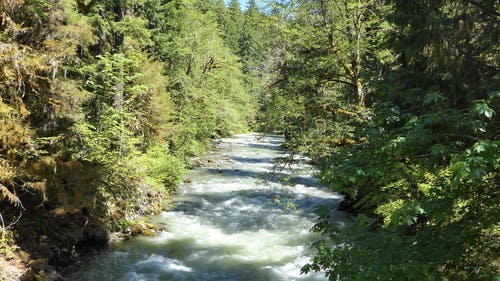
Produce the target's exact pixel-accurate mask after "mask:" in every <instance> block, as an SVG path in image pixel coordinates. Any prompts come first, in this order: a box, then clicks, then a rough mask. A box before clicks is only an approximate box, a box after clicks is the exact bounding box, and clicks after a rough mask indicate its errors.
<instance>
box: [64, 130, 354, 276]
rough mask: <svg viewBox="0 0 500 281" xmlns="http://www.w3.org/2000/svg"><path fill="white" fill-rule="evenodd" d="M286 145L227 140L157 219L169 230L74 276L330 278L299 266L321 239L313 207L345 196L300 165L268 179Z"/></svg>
mask: <svg viewBox="0 0 500 281" xmlns="http://www.w3.org/2000/svg"><path fill="white" fill-rule="evenodd" d="M281 142H282V139H281V138H279V137H275V136H266V137H264V138H262V137H258V136H257V135H255V134H245V135H239V136H236V137H234V138H229V139H223V140H222V141H221V146H222V149H221V150H220V151H219V152H218V153H217V155H215V156H213V157H214V158H215V159H217V160H216V161H213V163H211V164H210V167H201V168H197V169H195V170H193V171H191V173H190V175H189V177H190V178H191V179H192V183H189V184H184V185H183V186H182V188H181V190H182V192H181V193H180V194H179V195H178V196H177V198H176V202H177V204H176V207H175V208H174V209H173V210H172V211H170V212H164V213H162V214H161V215H159V216H157V217H154V218H153V220H156V221H158V222H162V223H164V224H166V225H167V231H165V232H162V233H161V234H159V235H158V236H156V237H141V238H137V239H133V240H131V241H127V242H124V243H121V244H120V245H118V246H116V247H115V248H114V249H111V250H109V251H106V252H104V253H102V254H101V255H99V256H97V257H96V258H95V259H93V260H92V261H90V262H89V263H88V264H86V265H84V266H82V268H81V269H79V271H78V272H75V273H74V274H73V276H72V279H73V280H153V281H154V280H165V281H166V280H199V281H208V280H217V281H219V280H234V281H244V280H249V281H250V280H251V281H260V280H262V281H265V280H272V281H278V280H283V281H291V280H326V278H325V277H323V276H322V274H310V275H301V274H300V268H301V267H302V265H304V264H305V263H307V262H308V252H309V245H310V244H311V242H312V241H314V239H315V238H317V236H316V235H315V234H312V233H310V232H309V229H310V228H311V226H312V225H313V224H314V219H315V217H316V216H315V213H314V210H315V208H316V207H317V206H319V205H328V206H334V205H336V204H338V202H339V201H340V200H341V198H340V196H339V195H337V194H334V193H331V192H328V191H326V190H324V189H322V188H320V187H319V186H318V185H317V183H316V182H315V181H314V178H313V176H312V171H311V167H310V166H308V165H306V164H303V163H302V164H295V165H292V169H290V168H287V169H284V170H281V171H278V172H277V173H275V174H273V175H270V174H269V172H270V171H271V170H272V169H273V165H274V161H273V159H275V158H276V157H280V156H283V155H282V154H283V152H282V151H281V150H280V144H281ZM285 180H286V181H287V182H288V184H287V185H284V184H283V182H284V181H285ZM333 209H335V208H333ZM333 216H334V218H337V219H338V220H339V221H344V220H346V217H345V215H344V214H343V213H340V212H337V213H334V214H333Z"/></svg>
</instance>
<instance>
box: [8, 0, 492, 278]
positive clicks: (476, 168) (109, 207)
mask: <svg viewBox="0 0 500 281" xmlns="http://www.w3.org/2000/svg"><path fill="white" fill-rule="evenodd" d="M499 24H500V3H499V2H498V1H496V0H458V1H453V0H420V1H395V0H364V1H359V0H281V1H255V0H251V1H250V2H249V4H248V5H244V6H242V5H240V3H239V1H236V0H231V1H226V2H224V1H223V0H50V1H49V0H1V1H0V62H1V63H0V67H1V68H0V191H1V192H0V256H2V257H5V258H6V259H16V258H17V259H18V258H19V256H22V254H21V253H24V254H26V253H28V255H29V256H31V258H33V259H43V260H44V261H47V262H48V264H49V265H51V266H65V265H69V264H71V263H74V262H75V261H76V260H78V257H79V256H80V255H82V254H84V253H85V252H86V251H88V250H87V249H88V248H89V247H90V248H92V247H94V248H95V247H103V246H105V245H106V244H107V243H108V240H109V234H110V233H112V232H116V231H123V232H130V229H131V228H133V226H134V221H135V220H136V219H137V218H138V217H140V216H146V215H150V214H157V213H159V212H161V211H162V210H163V209H165V208H167V207H168V204H169V202H170V201H171V197H172V194H173V193H175V192H176V190H177V188H178V186H177V185H178V183H180V182H181V181H182V180H183V175H184V174H185V172H186V171H187V170H188V169H189V168H190V167H192V166H193V161H192V159H193V157H196V156H200V155H203V154H204V153H205V152H206V151H207V149H210V144H211V141H212V140H214V139H218V138H221V137H226V136H231V135H233V134H235V133H241V132H248V131H256V132H263V133H272V132H274V133H275V132H279V133H280V134H283V135H284V137H285V143H284V147H285V148H286V150H288V151H290V152H291V153H292V154H297V155H306V156H308V157H310V158H311V159H312V160H311V161H312V163H314V165H315V166H316V167H317V168H318V170H319V173H318V175H317V177H318V178H319V179H320V180H321V182H322V183H324V184H325V185H326V186H328V188H329V189H331V190H332V191H335V192H338V193H340V194H342V195H343V196H344V201H343V202H342V203H341V204H340V209H341V210H344V211H347V212H350V213H352V214H353V217H354V219H353V222H352V223H350V224H348V225H346V226H342V225H338V224H336V223H334V222H332V220H331V219H330V217H329V216H330V215H329V214H330V210H329V209H328V208H326V207H323V208H318V216H319V218H318V221H317V224H316V225H315V226H314V227H313V229H312V231H315V232H318V233H320V234H321V237H322V239H321V240H319V241H317V242H316V243H314V245H313V247H314V249H315V251H314V253H315V254H314V256H313V258H312V259H311V260H310V261H309V263H307V264H304V265H303V267H302V272H303V273H304V274H306V273H309V272H315V271H321V272H324V273H325V274H326V276H327V278H328V279H329V280H500V249H499V247H500V221H499V218H500V208H499V206H500V194H499V193H500V188H499V183H500V176H499V173H498V171H499V168H500V149H499V148H500V140H499V136H500V122H499V118H498V112H499V110H500V45H499V44H498V42H500V38H499V37H500V27H499ZM304 246H305V247H308V246H309V245H304ZM26 262H27V263H29V262H28V261H26ZM30 265H32V264H30ZM32 267H34V268H36V266H33V265H32ZM1 271H2V270H1V268H0V279H1V277H2V275H1ZM31 278H32V279H31V280H54V279H53V278H52V279H51V277H50V276H49V275H47V276H46V275H40V274H33V275H32V276H31Z"/></svg>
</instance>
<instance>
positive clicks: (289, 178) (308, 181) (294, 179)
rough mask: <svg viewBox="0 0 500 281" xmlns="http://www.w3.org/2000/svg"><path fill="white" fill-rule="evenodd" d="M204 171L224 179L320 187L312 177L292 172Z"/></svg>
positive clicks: (221, 169) (210, 169) (233, 169)
mask: <svg viewBox="0 0 500 281" xmlns="http://www.w3.org/2000/svg"><path fill="white" fill-rule="evenodd" d="M250 161H252V160H250ZM205 171H207V172H208V173H211V174H223V176H224V177H233V178H253V179H255V180H261V181H263V183H266V182H271V183H278V184H285V185H296V184H302V185H306V186H309V187H322V185H321V184H320V183H318V181H317V180H315V179H314V178H313V177H311V176H309V175H303V176H302V175H294V174H293V172H292V174H290V173H288V172H257V171H251V170H242V169H238V168H208V169H205Z"/></svg>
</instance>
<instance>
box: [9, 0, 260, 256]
mask: <svg viewBox="0 0 500 281" xmlns="http://www.w3.org/2000/svg"><path fill="white" fill-rule="evenodd" d="M218 7H219V8H221V6H220V5H219V6H218ZM224 9H225V7H224ZM232 12H233V13H234V14H235V15H236V14H238V13H237V11H236V10H234V9H233V11H232ZM239 15H240V16H243V13H241V11H240V12H239ZM218 19H219V15H218V14H217V5H215V4H214V3H211V2H209V3H208V2H207V1H197V0H176V1H159V0H120V1H108V0H106V1H80V0H77V1H73V0H56V1H50V3H49V1H38V0H37V1H15V0H14V1H0V41H1V43H0V60H1V61H2V67H1V69H0V73H1V75H0V215H2V216H3V217H4V218H7V219H8V218H11V217H14V216H16V215H17V212H18V211H19V210H21V211H25V210H26V213H27V214H28V215H25V216H24V217H23V219H26V220H27V221H30V220H33V221H37V224H36V225H37V227H34V226H33V225H32V226H29V223H26V224H24V223H21V224H19V225H18V226H16V230H15V231H16V235H18V237H19V240H20V241H33V245H35V244H44V243H40V241H38V240H37V239H40V237H43V236H47V237H49V240H57V241H58V242H57V243H60V245H56V246H60V248H66V249H71V248H72V247H74V246H75V245H76V244H77V243H79V241H78V239H92V238H88V237H87V236H89V237H93V236H92V235H93V234H90V235H87V234H86V231H90V230H87V229H91V227H87V224H88V225H92V226H93V227H96V226H99V225H101V224H106V227H115V226H116V227H121V228H126V227H127V226H126V223H125V224H124V223H121V224H120V223H118V224H117V223H109V224H108V223H107V222H110V221H119V220H121V221H122V222H126V220H125V219H126V218H130V217H131V216H134V215H135V214H137V213H139V214H147V213H151V212H150V211H151V210H148V209H154V210H153V211H155V212H156V211H158V210H160V209H161V208H160V207H159V204H160V203H159V202H160V201H163V200H164V199H167V198H168V197H169V196H170V191H171V190H173V188H174V186H175V185H176V184H177V183H178V182H179V180H180V178H181V175H182V173H184V172H185V168H186V166H187V163H188V162H189V161H188V158H189V157H191V156H194V155H199V154H201V153H203V152H204V150H205V147H206V145H207V144H208V143H209V141H210V139H211V138H215V137H220V136H226V135H230V134H232V133H236V132H242V131H245V130H247V127H248V123H250V122H251V121H252V120H253V115H254V111H255V108H256V100H257V99H256V98H255V97H252V96H251V95H250V94H249V93H254V92H255V91H254V90H249V89H250V86H249V84H248V82H247V81H248V79H247V77H246V73H244V72H243V64H242V63H240V61H241V58H240V57H239V56H238V52H236V51H233V50H231V47H229V46H228V44H229V39H228V40H225V39H227V38H225V37H224V38H223V36H222V32H221V30H222V26H221V25H220V24H219V22H218ZM241 20H242V19H241ZM240 31H241V30H239V29H238V32H240ZM235 35H237V34H235ZM237 43H239V41H237ZM254 88H255V87H254ZM152 201H158V202H152ZM148 206H149V207H148ZM49 221H50V222H54V223H59V224H63V223H66V222H68V223H69V225H71V226H70V227H69V228H76V229H74V231H73V229H71V230H70V231H68V232H70V233H68V234H66V233H65V234H63V235H62V236H64V235H67V236H65V237H62V238H61V237H59V234H55V233H58V231H57V230H52V232H48V231H47V226H46V224H48V222H49ZM82 221H86V222H85V223H82ZM23 222H24V221H23ZM101 227H103V228H106V227H104V226H101ZM78 228H80V229H78ZM97 228H99V227H97ZM71 233H80V236H81V237H79V238H75V237H69V236H71ZM28 236H30V237H28ZM3 242H4V240H2V242H1V243H2V244H1V245H0V251H1V250H5V249H7V248H6V245H7V244H5V243H3ZM9 245H10V244H9ZM44 245H45V244H44ZM54 255H55V256H54V257H53V258H54V260H57V259H65V258H68V257H64V256H60V255H59V254H58V253H55V252H54ZM49 259H52V258H50V257H49Z"/></svg>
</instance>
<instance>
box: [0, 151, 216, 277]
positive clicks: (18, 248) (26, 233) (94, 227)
mask: <svg viewBox="0 0 500 281" xmlns="http://www.w3.org/2000/svg"><path fill="white" fill-rule="evenodd" d="M217 149H218V147H217V143H216V142H214V143H212V144H211V145H210V146H207V147H206V152H205V154H204V155H202V156H199V157H194V158H192V159H191V161H190V162H191V163H190V164H189V166H191V167H200V166H208V165H212V164H213V163H215V162H217V161H218V160H217V159H215V158H214V157H213V155H214V154H215V153H216V152H215V151H216V150H217ZM180 178H181V179H183V180H181V182H182V181H184V182H189V181H190V179H189V177H180ZM137 186H138V187H139V189H140V190H138V191H137V192H135V195H136V196H134V198H133V200H131V202H127V204H124V202H120V200H117V199H114V200H112V201H109V202H108V204H107V206H106V208H107V210H105V211H103V210H96V209H95V210H90V211H89V210H88V209H87V208H82V209H81V210H65V209H59V210H58V212H50V213H45V212H43V209H39V210H38V212H36V211H26V213H25V214H24V215H23V217H22V219H21V220H19V222H18V223H17V224H15V225H12V227H11V228H12V229H11V230H8V231H6V239H5V242H3V240H2V241H0V242H1V243H0V250H1V251H0V281H30V280H38V281H40V280H41V281H59V280H67V279H66V278H65V277H64V276H66V275H67V274H66V273H65V272H67V269H68V268H75V267H78V264H80V263H81V262H83V261H84V260H86V259H88V258H91V257H92V256H95V255H96V254H98V253H99V252H101V251H102V250H104V249H106V248H109V247H111V246H112V245H116V244H118V243H120V242H122V241H124V240H127V239H130V238H132V237H136V236H142V235H144V236H155V235H156V234H158V233H160V232H161V231H163V230H164V229H165V227H166V226H165V225H162V224H155V223H153V222H151V221H150V220H148V219H147V217H149V216H152V215H157V214H159V213H160V212H162V211H164V210H166V209H167V208H169V207H170V206H171V196H172V194H173V193H174V192H176V191H175V190H176V189H177V187H165V188H164V189H160V190H158V189H155V190H152V189H150V188H149V186H148V185H146V184H138V185H137ZM120 207H122V208H120Z"/></svg>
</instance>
